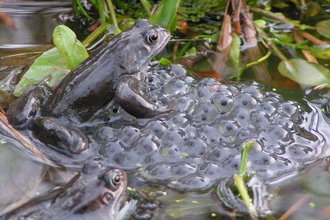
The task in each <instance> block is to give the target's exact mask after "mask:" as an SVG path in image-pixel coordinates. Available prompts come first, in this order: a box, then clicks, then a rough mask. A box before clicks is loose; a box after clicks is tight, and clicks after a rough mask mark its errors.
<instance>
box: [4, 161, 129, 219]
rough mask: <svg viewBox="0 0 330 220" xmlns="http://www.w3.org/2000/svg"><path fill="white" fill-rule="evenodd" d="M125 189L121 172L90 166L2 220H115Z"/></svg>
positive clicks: (124, 177) (97, 165)
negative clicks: (63, 184)
mask: <svg viewBox="0 0 330 220" xmlns="http://www.w3.org/2000/svg"><path fill="white" fill-rule="evenodd" d="M126 186H127V177H126V174H125V172H124V171H122V170H120V169H115V168H111V167H102V166H101V165H100V164H99V163H97V162H91V163H88V164H86V165H85V166H84V168H83V171H82V172H81V173H80V174H79V175H77V176H75V177H74V178H73V179H72V180H71V181H70V182H69V183H67V184H66V185H65V186H63V187H61V188H59V189H56V190H54V191H52V192H50V193H48V194H47V195H44V196H39V197H37V198H34V199H32V200H31V201H28V202H27V203H25V204H23V205H22V206H20V207H18V208H16V209H14V210H12V211H10V212H9V213H6V214H4V215H3V216H2V219H9V220H10V219H21V220H24V219H34V220H36V219H56V220H59V219H63V220H64V219H115V218H116V216H117V215H118V213H119V211H120V209H121V208H122V207H123V205H124V203H125V200H126V196H125V190H126ZM0 219H1V218H0Z"/></svg>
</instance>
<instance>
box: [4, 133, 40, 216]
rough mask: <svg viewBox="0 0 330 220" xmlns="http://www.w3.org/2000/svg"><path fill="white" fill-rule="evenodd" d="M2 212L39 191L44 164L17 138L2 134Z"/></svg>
mask: <svg viewBox="0 0 330 220" xmlns="http://www.w3.org/2000/svg"><path fill="white" fill-rule="evenodd" d="M0 167H1V169H0V183H1V184H0V195H1V199H0V213H4V212H6V211H8V210H10V209H12V208H14V207H15V206H17V205H19V204H21V203H23V202H25V201H27V200H29V199H30V198H31V197H33V195H35V194H37V193H39V191H40V190H41V188H38V185H39V183H40V180H41V178H42V176H43V173H44V165H42V164H40V163H39V162H38V161H36V160H35V159H34V158H33V157H32V156H30V155H29V154H28V153H27V152H26V151H25V150H24V149H23V146H22V145H21V144H19V143H18V142H17V141H16V140H14V139H11V138H9V137H6V136H3V135H2V134H0Z"/></svg>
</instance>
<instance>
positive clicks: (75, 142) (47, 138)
mask: <svg viewBox="0 0 330 220" xmlns="http://www.w3.org/2000/svg"><path fill="white" fill-rule="evenodd" d="M29 129H30V130H31V131H32V132H33V134H34V136H35V137H36V138H38V139H39V140H40V141H41V142H43V143H45V144H49V145H51V146H53V148H54V149H56V150H58V151H60V152H62V153H64V154H68V153H69V154H68V155H70V153H73V154H79V153H81V152H83V151H85V150H87V149H88V139H87V137H86V135H85V134H84V133H82V132H81V131H80V130H79V129H78V128H72V127H66V126H64V125H62V124H60V123H59V122H58V121H56V120H55V119H53V118H48V117H36V118H34V119H33V120H32V121H31V124H30V126H29Z"/></svg>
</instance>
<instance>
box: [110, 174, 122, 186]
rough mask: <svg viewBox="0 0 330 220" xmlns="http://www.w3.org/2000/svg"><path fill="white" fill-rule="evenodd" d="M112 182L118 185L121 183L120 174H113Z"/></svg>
mask: <svg viewBox="0 0 330 220" xmlns="http://www.w3.org/2000/svg"><path fill="white" fill-rule="evenodd" d="M112 184H113V185H115V186H118V185H119V184H120V176H119V175H118V174H115V175H113V177H112Z"/></svg>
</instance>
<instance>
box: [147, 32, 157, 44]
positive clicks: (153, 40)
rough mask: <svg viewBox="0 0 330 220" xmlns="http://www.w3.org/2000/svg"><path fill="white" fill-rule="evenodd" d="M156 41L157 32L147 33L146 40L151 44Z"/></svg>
mask: <svg viewBox="0 0 330 220" xmlns="http://www.w3.org/2000/svg"><path fill="white" fill-rule="evenodd" d="M157 41H158V33H157V32H153V33H151V34H149V35H148V42H149V43H151V44H155V43H157Z"/></svg>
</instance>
